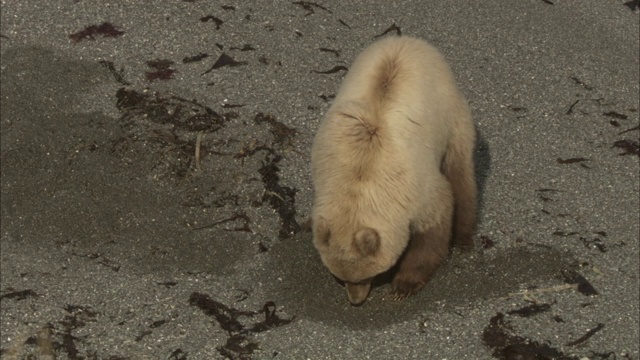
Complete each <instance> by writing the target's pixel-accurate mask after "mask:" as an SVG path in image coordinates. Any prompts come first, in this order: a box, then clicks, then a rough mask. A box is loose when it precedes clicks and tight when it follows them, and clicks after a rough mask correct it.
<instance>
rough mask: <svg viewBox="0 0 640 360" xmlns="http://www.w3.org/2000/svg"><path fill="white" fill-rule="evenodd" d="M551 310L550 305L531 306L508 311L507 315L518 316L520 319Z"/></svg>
mask: <svg viewBox="0 0 640 360" xmlns="http://www.w3.org/2000/svg"><path fill="white" fill-rule="evenodd" d="M549 309H551V304H531V305H528V306H524V307H521V308H520V309H516V310H511V311H508V312H507V314H509V315H518V316H522V317H530V316H532V315H537V314H540V313H542V312H545V311H548V310H549Z"/></svg>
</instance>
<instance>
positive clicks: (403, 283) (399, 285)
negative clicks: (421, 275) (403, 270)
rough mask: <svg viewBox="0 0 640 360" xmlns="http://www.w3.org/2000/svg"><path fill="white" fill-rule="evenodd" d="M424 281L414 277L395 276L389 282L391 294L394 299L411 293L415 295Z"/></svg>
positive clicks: (405, 296)
mask: <svg viewBox="0 0 640 360" xmlns="http://www.w3.org/2000/svg"><path fill="white" fill-rule="evenodd" d="M424 284H425V281H423V280H422V279H416V278H413V279H411V278H402V277H398V276H396V278H395V279H393V282H392V283H391V286H392V289H391V295H392V296H393V298H394V300H397V301H400V300H404V299H406V298H408V297H409V296H411V295H415V294H416V293H418V291H420V289H422V287H424Z"/></svg>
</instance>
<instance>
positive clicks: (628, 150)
mask: <svg viewBox="0 0 640 360" xmlns="http://www.w3.org/2000/svg"><path fill="white" fill-rule="evenodd" d="M612 147H616V148H619V149H622V150H623V152H621V153H619V154H618V155H620V156H624V155H638V156H640V143H638V141H633V140H618V141H616V142H614V143H613V146H612Z"/></svg>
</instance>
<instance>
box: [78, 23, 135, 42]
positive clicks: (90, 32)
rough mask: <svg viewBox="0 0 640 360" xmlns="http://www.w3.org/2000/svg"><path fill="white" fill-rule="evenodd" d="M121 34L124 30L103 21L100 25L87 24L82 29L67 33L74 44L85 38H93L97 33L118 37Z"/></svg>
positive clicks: (103, 35)
mask: <svg viewBox="0 0 640 360" xmlns="http://www.w3.org/2000/svg"><path fill="white" fill-rule="evenodd" d="M123 34H124V31H121V30H118V29H117V28H116V27H115V26H113V25H112V24H111V23H108V22H103V23H102V24H100V25H90V26H87V27H85V28H84V30H81V31H78V32H76V33H73V34H71V35H69V38H70V39H71V41H72V42H73V43H74V44H75V43H78V42H80V41H82V40H86V39H88V40H95V39H96V36H98V35H102V37H119V36H122V35H123Z"/></svg>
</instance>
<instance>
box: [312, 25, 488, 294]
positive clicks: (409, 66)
mask: <svg viewBox="0 0 640 360" xmlns="http://www.w3.org/2000/svg"><path fill="white" fill-rule="evenodd" d="M474 141H475V134H474V128H473V124H472V121H471V114H470V111H469V108H468V106H467V103H466V101H465V100H464V97H463V96H462V94H461V93H460V92H459V91H458V89H457V87H456V85H455V83H454V80H453V76H452V74H451V71H450V69H449V66H448V65H447V64H446V62H445V60H444V59H443V57H442V56H441V55H440V53H439V52H438V51H437V50H436V49H434V48H433V47H431V46H430V45H428V44H427V43H425V42H423V41H421V40H418V39H414V38H409V37H389V38H385V39H383V40H380V41H377V42H375V43H373V44H372V45H370V46H369V47H368V48H366V49H365V50H364V51H363V52H362V53H361V54H360V55H359V56H358V57H357V58H356V60H355V62H354V63H353V64H352V66H351V68H350V69H349V72H348V74H347V76H346V77H345V79H344V82H343V84H342V87H341V89H340V91H339V92H338V94H337V96H336V98H335V100H334V102H333V104H332V106H331V108H330V109H329V111H328V112H327V114H326V116H325V118H324V120H323V121H322V122H321V123H320V125H319V127H318V131H317V134H316V137H315V139H314V143H313V148H312V155H311V164H312V176H313V185H314V204H313V213H312V221H313V222H312V224H313V225H312V226H313V233H314V244H315V246H316V248H317V249H318V251H319V253H320V256H321V258H322V261H323V262H324V264H325V266H327V268H328V269H329V270H330V271H331V273H332V274H333V275H335V276H336V277H338V278H339V279H341V280H343V281H345V283H346V287H347V292H348V295H349V300H350V301H351V302H352V303H353V304H359V303H362V302H363V301H364V300H365V299H366V297H367V296H368V292H369V287H370V283H371V279H372V278H373V277H374V276H376V275H378V274H380V273H382V272H384V271H386V270H388V269H389V268H391V267H392V266H393V265H394V264H396V263H397V262H398V260H399V259H400V257H401V256H402V254H403V252H404V251H405V249H406V248H407V246H408V244H409V239H410V236H412V234H414V233H417V234H427V233H429V231H430V229H432V228H444V229H445V230H443V231H441V232H440V233H438V234H440V235H441V236H445V237H446V238H447V239H446V245H447V246H448V242H449V237H450V233H451V232H450V230H451V221H452V216H453V213H454V208H455V212H456V224H459V225H461V226H462V228H461V229H456V228H455V226H454V233H455V234H456V236H459V237H464V238H465V239H460V243H461V244H462V245H469V244H471V243H470V236H471V231H472V228H473V226H474V222H475V195H476V194H475V191H476V190H475V180H474V176H473V161H472V152H473V146H474ZM443 167H444V169H443ZM448 170H450V171H448ZM447 171H448V173H447ZM446 175H449V178H447V176H446ZM452 176H455V177H456V178H455V179H451V177H452ZM457 193H459V194H457ZM457 195H459V196H457ZM458 197H460V199H458ZM460 222H462V223H464V224H460ZM445 233H446V234H445ZM443 234H444V235H443ZM466 238H469V239H466ZM425 241H427V242H428V241H432V240H430V239H426V240H425ZM433 241H440V242H442V241H441V240H437V239H436V240H433ZM427 245H429V246H430V244H427ZM416 255H417V257H418V258H422V256H421V255H419V254H416ZM445 255H446V253H445ZM440 257H442V256H440ZM411 261H413V260H411ZM408 266H409V265H408ZM435 266H437V264H436V265H435ZM400 275H401V274H399V276H400ZM424 281H426V280H419V281H417V282H422V283H424ZM410 282H411V281H410ZM414 282H415V281H414ZM414 285H415V286H414ZM422 285H423V284H422ZM422 285H420V284H412V286H413V287H414V288H417V289H413V290H411V292H413V291H414V290H415V291H417V290H419V288H420V287H421V286H422Z"/></svg>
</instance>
